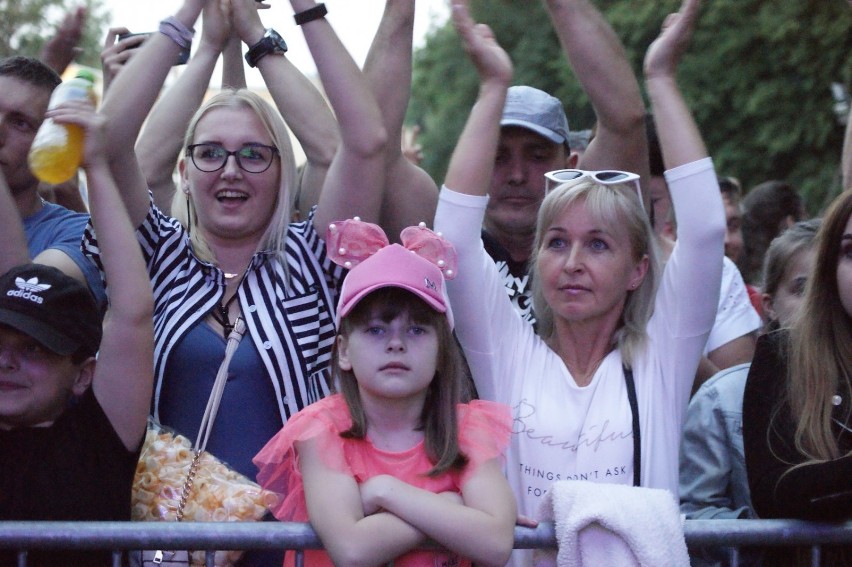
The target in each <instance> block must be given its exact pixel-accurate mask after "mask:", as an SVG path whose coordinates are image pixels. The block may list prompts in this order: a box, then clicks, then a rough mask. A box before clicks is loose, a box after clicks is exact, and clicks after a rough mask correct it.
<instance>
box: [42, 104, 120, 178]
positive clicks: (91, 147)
mask: <svg viewBox="0 0 852 567" xmlns="http://www.w3.org/2000/svg"><path fill="white" fill-rule="evenodd" d="M45 117H46V118H52V119H53V120H54V121H55V122H56V123H57V124H75V125H77V126H79V127H80V128H82V129H83V132H84V134H85V145H84V149H83V163H82V166H83V168H87V167H90V166H92V165H94V164H96V163H105V162H106V160H107V152H106V134H105V130H106V117H104V116H103V115H101V114H98V113H97V112H95V107H94V105H92V103H91V102H90V101H88V100H72V101H68V102H64V103H62V104H60V105H59V106H57V107H56V108H54V109H51V110H48V111H47V113H46V114H45Z"/></svg>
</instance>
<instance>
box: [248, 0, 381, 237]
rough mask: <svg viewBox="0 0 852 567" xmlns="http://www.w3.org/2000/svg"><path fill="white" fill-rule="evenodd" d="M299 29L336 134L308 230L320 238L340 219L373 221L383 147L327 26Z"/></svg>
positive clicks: (270, 72) (367, 96)
mask: <svg viewBox="0 0 852 567" xmlns="http://www.w3.org/2000/svg"><path fill="white" fill-rule="evenodd" d="M239 1H249V2H250V1H252V0H239ZM290 4H291V5H292V6H293V10H294V11H295V12H296V13H297V14H298V13H302V12H304V11H306V10H309V9H311V8H313V7H315V6H316V5H317V4H316V2H314V0H291V1H290ZM301 28H302V32H303V33H304V34H305V41H306V42H307V44H308V47H309V48H310V51H311V55H312V56H313V58H314V62H315V63H316V66H317V70H318V71H319V75H320V79H321V80H322V84H323V87H324V88H325V92H326V95H327V96H328V100H329V102H330V103H331V107H332V108H333V109H334V113H335V115H336V117H337V123H338V128H339V132H340V147H339V148H338V150H337V153H336V154H335V156H334V159H333V161H332V163H331V165H330V166H329V169H328V174H327V175H326V178H325V181H324V183H323V188H322V193H321V195H320V200H319V208H318V210H317V215H316V216H315V217H314V226H315V227H316V230H317V231H318V232H319V233H320V234H325V231H326V228H327V227H328V224H329V223H330V222H332V221H334V220H339V219H342V218H350V217H354V216H359V217H361V218H362V219H363V220H365V221H371V222H376V221H377V220H378V218H379V212H380V208H381V199H382V187H383V185H384V150H385V144H386V142H387V134H386V132H385V128H384V127H383V124H382V117H381V113H380V112H379V107H378V105H377V104H376V100H375V98H374V97H373V93H372V92H371V91H370V87H369V86H368V85H367V80H366V78H365V77H364V75H363V74H362V73H361V70H360V69H359V68H358V66H357V65H356V64H355V61H353V60H352V56H351V55H350V54H349V53H348V52H347V51H346V48H345V47H344V46H343V44H342V43H341V42H340V39H339V38H338V37H337V34H335V33H334V30H333V29H332V27H331V25H330V24H329V22H328V21H327V20H326V19H325V18H317V19H314V20H312V21H310V22H307V23H304V24H303V25H302V26H301ZM272 59H274V58H272ZM260 63H261V64H260V68H261V72H262V73H263V74H264V78H265V79H266V81H267V84H268V85H269V86H270V88H272V87H273V86H274V85H276V84H278V80H276V79H275V75H274V72H275V71H276V69H280V67H277V66H276V65H274V61H271V60H270V58H269V57H265V58H264V59H262V60H261V62H260Z"/></svg>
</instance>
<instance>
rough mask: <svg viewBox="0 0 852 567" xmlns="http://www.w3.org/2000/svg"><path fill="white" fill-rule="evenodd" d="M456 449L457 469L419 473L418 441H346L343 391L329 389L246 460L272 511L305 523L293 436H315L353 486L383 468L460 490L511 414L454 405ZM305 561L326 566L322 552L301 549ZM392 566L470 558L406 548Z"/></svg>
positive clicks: (481, 405) (494, 451) (504, 439)
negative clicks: (460, 462)
mask: <svg viewBox="0 0 852 567" xmlns="http://www.w3.org/2000/svg"><path fill="white" fill-rule="evenodd" d="M457 412H458V413H457V414H458V424H459V427H458V428H459V448H460V449H461V452H462V453H463V454H464V455H465V456H466V457H467V459H468V463H467V465H466V466H465V467H464V468H463V469H461V470H453V471H448V472H446V473H444V474H441V475H439V476H436V477H430V476H426V473H427V472H428V471H429V470H430V469H431V468H432V462H431V461H430V460H429V458H428V456H427V455H426V451H425V448H424V445H423V442H420V443H418V444H417V445H415V446H414V447H412V448H411V449H408V450H406V451H401V452H388V451H382V450H380V449H377V448H375V447H374V446H373V445H372V443H371V442H370V440H369V439H346V438H343V437H341V436H340V433H341V432H342V431H346V430H347V429H349V428H350V427H351V425H352V418H351V417H350V414H349V408H348V407H347V405H346V402H345V400H344V399H343V396H341V395H340V394H335V395H333V396H329V397H327V398H325V399H323V400H320V401H319V402H316V403H314V404H311V405H309V406H308V407H306V408H304V409H303V410H302V411H300V412H299V413H297V414H296V415H294V416H293V417H291V418H290V419H289V420H288V421H287V423H286V424H285V425H284V428H283V429H281V431H280V432H279V433H278V434H277V435H276V436H275V437H273V438H272V439H271V440H270V441H269V443H267V445H266V446H265V447H264V448H263V449H261V451H260V452H259V453H258V454H257V456H256V457H255V458H254V463H255V464H256V465H257V466H258V469H259V472H258V475H257V480H258V482H259V483H260V485H261V486H263V487H264V488H266V489H268V490H271V491H273V492H275V493H277V494H279V495H281V496H282V498H281V499H280V502H279V504H278V505H277V506H276V507H275V508H273V509H272V513H273V514H275V517H276V518H278V519H279V520H281V521H287V522H307V521H308V510H307V504H306V502H305V493H304V487H303V485H302V474H301V472H300V471H299V464H298V455H297V453H296V451H295V449H294V444H295V443H296V442H297V441H305V440H308V439H316V440H318V441H319V442H320V443H321V446H322V454H323V456H324V458H326V459H327V461H326V464H327V465H328V466H329V467H331V468H333V469H336V470H340V471H343V472H346V473H348V474H351V475H352V477H353V478H354V479H355V480H356V481H357V482H358V483H359V484H360V483H362V482H365V481H366V480H368V479H370V478H372V477H374V476H377V475H381V474H390V475H393V476H394V477H396V478H398V479H400V480H403V481H405V482H407V483H409V484H411V485H413V486H416V487H418V488H422V489H424V490H428V491H430V492H434V493H440V492H450V491H452V492H459V493H460V492H461V489H462V487H463V486H464V483H465V482H466V481H467V479H468V478H469V477H470V475H471V474H472V473H473V472H474V471H475V470H476V468H477V467H478V466H479V465H480V464H481V463H483V462H485V461H487V460H489V459H493V458H495V457H499V456H501V455H502V454H503V452H504V450H505V449H506V447H507V445H508V442H509V435H510V431H511V417H510V413H509V408H508V407H507V406H505V405H503V404H498V403H494V402H486V401H480V400H476V401H472V402H470V403H469V404H459V405H458V408H457ZM293 557H294V554H293V553H292V552H288V553H287V557H286V559H285V562H284V563H285V565H288V564H292V562H293ZM305 561H306V563H305V564H306V565H312V566H313V565H332V562H331V559H330V558H329V557H328V555H327V554H326V553H325V552H324V551H310V550H309V551H306V552H305ZM394 565H395V566H397V567H409V566H418V567H419V566H426V565H428V566H435V565H448V566H449V565H470V561H469V560H467V559H464V558H460V557H458V556H457V555H455V554H452V553H445V552H435V551H420V552H411V553H407V554H405V555H403V556H401V557H399V558H397V559H395V560H394Z"/></svg>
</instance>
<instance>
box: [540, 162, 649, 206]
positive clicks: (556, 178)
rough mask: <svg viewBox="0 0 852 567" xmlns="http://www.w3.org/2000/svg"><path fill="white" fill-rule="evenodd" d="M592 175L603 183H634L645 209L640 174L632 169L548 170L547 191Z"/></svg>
mask: <svg viewBox="0 0 852 567" xmlns="http://www.w3.org/2000/svg"><path fill="white" fill-rule="evenodd" d="M585 177H590V178H592V179H594V180H595V181H597V182H598V183H600V184H601V185H618V184H620V183H631V182H632V183H633V186H634V187H635V188H636V195H638V196H639V204H640V205H641V206H642V211H643V212H644V211H645V201H643V200H642V188H641V187H640V186H639V176H638V175H636V174H635V173H632V172H630V171H618V170H615V169H609V170H603V171H585V170H582V169H556V170H554V171H548V172H547V173H545V174H544V179H545V185H544V190H545V193H550V191H551V190H553V189H555V188H556V187H557V186H559V185H562V184H563V183H565V182H567V181H575V180H577V179H583V178H585Z"/></svg>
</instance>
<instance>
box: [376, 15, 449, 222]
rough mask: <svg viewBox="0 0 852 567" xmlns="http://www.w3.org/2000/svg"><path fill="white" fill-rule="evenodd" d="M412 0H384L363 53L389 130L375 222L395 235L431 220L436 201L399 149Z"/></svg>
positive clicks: (407, 89)
mask: <svg viewBox="0 0 852 567" xmlns="http://www.w3.org/2000/svg"><path fill="white" fill-rule="evenodd" d="M413 34H414V0H387V2H386V4H385V11H384V14H383V16H382V21H381V23H380V24H379V29H378V31H377V32H376V36H375V38H374V39H373V43H372V45H371V46H370V52H369V53H368V54H367V61H366V62H365V63H364V74H365V75H366V76H367V80H368V82H369V85H370V88H371V89H372V91H373V95H374V96H375V97H376V102H377V103H378V105H379V108H381V109H382V119H383V121H384V126H385V130H386V131H387V133H388V140H389V141H388V144H387V148H386V150H385V174H386V177H385V187H384V191H383V198H382V214H381V220H380V223H381V224H382V225H383V226H384V227H385V229H386V231H387V234H389V235H392V236H391V238H394V237H396V235H398V234H399V233H400V232H402V229H404V228H405V227H407V226H412V225H416V224H418V223H419V222H421V221H425V222H427V223H429V224H431V221H432V218H433V217H434V216H435V207H436V205H437V201H438V187H437V185H435V181H434V180H433V179H432V178H431V177H430V176H429V174H428V173H426V172H425V171H424V170H422V169H421V168H420V167H418V166H417V165H416V164H414V163H412V162H411V161H409V160H408V159H407V158H406V156H405V155H403V153H402V145H401V143H399V144H397V143H395V142H394V140H395V139H399V140H400V142H402V137H403V122H404V121H405V112H406V110H407V108H408V100H409V98H410V96H411V53H412V38H413Z"/></svg>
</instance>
